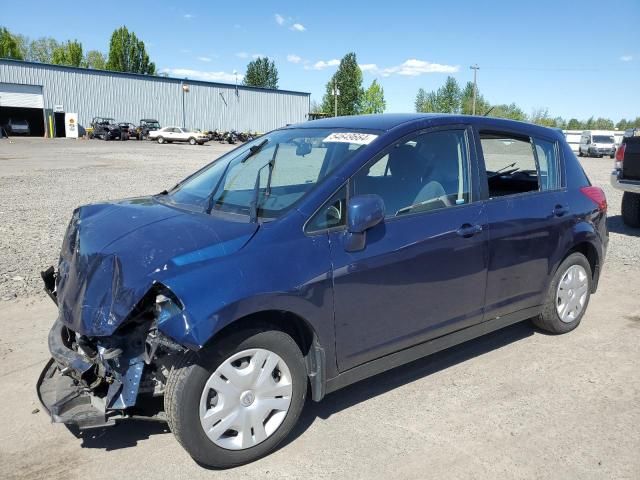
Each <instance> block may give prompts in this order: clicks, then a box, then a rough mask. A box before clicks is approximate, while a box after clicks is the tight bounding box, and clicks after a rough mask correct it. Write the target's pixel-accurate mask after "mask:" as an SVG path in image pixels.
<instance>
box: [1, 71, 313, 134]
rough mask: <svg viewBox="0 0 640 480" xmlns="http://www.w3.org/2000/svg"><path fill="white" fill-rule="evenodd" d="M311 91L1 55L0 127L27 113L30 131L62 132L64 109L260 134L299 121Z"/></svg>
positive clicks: (82, 117)
mask: <svg viewBox="0 0 640 480" xmlns="http://www.w3.org/2000/svg"><path fill="white" fill-rule="evenodd" d="M309 102H310V94H309V93H304V92H294V91H288V90H270V89H263V88H254V87H245V86H240V85H238V86H235V85H229V84H225V83H212V82H203V81H198V80H191V79H179V78H169V77H161V76H149V75H139V74H130V73H120V72H109V71H104V70H92V69H86V68H75V67H64V66H59V65H49V64H43V63H34V62H23V61H17V60H8V59H0V125H4V124H5V123H6V122H7V121H8V119H9V118H14V119H17V118H20V119H26V120H27V121H28V122H29V124H30V127H31V134H32V135H36V136H42V135H45V134H47V135H50V136H64V113H65V112H72V113H77V115H78V123H79V124H80V126H81V127H87V126H88V125H89V123H90V122H91V119H92V118H93V117H96V116H99V117H112V118H115V119H116V121H118V122H132V123H135V124H138V122H139V120H140V119H142V118H154V119H156V120H158V121H159V122H160V124H161V125H163V126H167V125H176V126H185V127H188V128H200V129H206V130H214V129H218V130H223V131H225V130H238V131H258V132H266V131H269V130H273V129H274V128H278V127H282V126H284V125H286V124H289V123H297V122H302V121H304V120H306V119H307V116H308V113H309Z"/></svg>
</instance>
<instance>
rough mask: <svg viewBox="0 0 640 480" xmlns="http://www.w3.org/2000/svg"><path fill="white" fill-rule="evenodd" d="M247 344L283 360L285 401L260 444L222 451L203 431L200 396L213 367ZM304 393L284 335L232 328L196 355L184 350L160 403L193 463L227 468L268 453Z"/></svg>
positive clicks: (300, 369) (301, 371) (292, 420)
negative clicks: (288, 390)
mask: <svg viewBox="0 0 640 480" xmlns="http://www.w3.org/2000/svg"><path fill="white" fill-rule="evenodd" d="M267 328H268V327H267ZM250 348H264V349H267V350H270V351H272V352H274V353H276V354H277V355H279V356H280V358H282V359H283V360H284V362H285V363H286V364H287V366H288V368H289V370H290V372H291V377H292V395H291V404H290V406H289V410H288V412H287V415H286V417H285V419H284V420H283V422H282V424H281V425H280V426H279V427H278V428H277V430H275V432H273V433H272V434H271V436H269V437H267V438H266V439H265V440H264V441H263V442H261V443H258V444H257V445H255V446H253V447H250V448H247V449H244V450H228V449H225V448H222V447H220V446H218V445H216V444H215V443H213V441H211V440H210V439H209V437H207V435H206V433H205V432H204V430H203V428H202V425H201V423H200V415H199V406H200V396H201V395H202V390H203V388H204V385H205V383H206V382H207V380H208V379H209V377H210V376H211V374H212V373H213V372H214V371H215V370H216V369H217V368H218V366H220V365H221V364H222V363H223V362H224V361H225V360H226V359H227V358H229V357H230V356H232V355H234V354H235V353H237V352H240V351H242V350H246V349H250ZM306 393H307V376H306V370H305V366H304V359H303V357H302V353H301V352H300V349H299V348H298V345H297V344H296V343H295V341H294V340H293V339H292V338H291V337H290V336H289V335H287V334H286V333H283V332H281V331H277V330H266V331H265V329H264V327H263V328H254V329H251V330H241V331H238V332H234V333H232V334H229V335H226V336H224V337H223V338H221V339H220V340H218V341H217V342H214V343H213V344H211V345H209V346H207V347H205V348H203V349H202V350H200V351H199V352H197V353H194V352H190V353H188V354H186V355H185V356H184V357H183V358H182V359H181V361H180V362H178V363H177V364H176V365H174V366H173V367H172V369H171V372H170V373H169V378H168V380H167V386H166V391H165V396H164V405H165V412H166V415H167V421H168V423H169V428H170V429H171V431H172V432H173V433H174V435H175V436H176V438H177V439H178V441H179V442H180V444H181V445H182V446H183V447H184V449H185V450H187V452H188V453H189V455H191V457H192V458H193V459H194V460H195V461H196V462H198V463H200V464H202V465H206V466H210V467H214V468H230V467H235V466H238V465H243V464H245V463H249V462H252V461H254V460H257V459H258V458H261V457H263V456H265V455H267V454H269V453H271V452H272V451H273V450H274V449H275V447H276V446H277V445H278V444H279V443H280V442H281V441H282V440H284V438H285V437H286V436H287V435H288V434H289V432H290V431H291V430H292V428H293V427H294V426H295V424H296V422H297V421H298V418H299V416H300V412H301V411H302V407H303V406H304V402H305V398H306Z"/></svg>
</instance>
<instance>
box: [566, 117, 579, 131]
mask: <svg viewBox="0 0 640 480" xmlns="http://www.w3.org/2000/svg"><path fill="white" fill-rule="evenodd" d="M567 130H582V122H581V121H580V120H578V119H577V118H570V119H569V121H568V122H567Z"/></svg>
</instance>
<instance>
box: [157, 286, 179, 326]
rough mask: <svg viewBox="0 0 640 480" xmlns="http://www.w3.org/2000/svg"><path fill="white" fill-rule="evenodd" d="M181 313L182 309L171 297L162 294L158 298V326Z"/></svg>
mask: <svg viewBox="0 0 640 480" xmlns="http://www.w3.org/2000/svg"><path fill="white" fill-rule="evenodd" d="M181 311H182V307H181V306H180V305H179V304H178V302H177V300H174V299H173V298H171V296H170V295H165V294H163V293H161V294H159V295H157V296H156V303H155V313H156V322H157V324H160V323H162V322H163V321H165V320H167V319H169V318H171V317H173V316H175V315H178V314H179V313H180V312H181Z"/></svg>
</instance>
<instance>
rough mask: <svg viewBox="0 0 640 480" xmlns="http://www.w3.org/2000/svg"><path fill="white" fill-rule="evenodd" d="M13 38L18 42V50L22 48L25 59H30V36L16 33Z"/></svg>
mask: <svg viewBox="0 0 640 480" xmlns="http://www.w3.org/2000/svg"><path fill="white" fill-rule="evenodd" d="M13 38H15V40H16V43H17V44H18V50H20V56H21V57H22V59H23V60H30V59H29V43H30V41H29V37H27V36H26V35H21V34H18V35H14V36H13Z"/></svg>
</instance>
